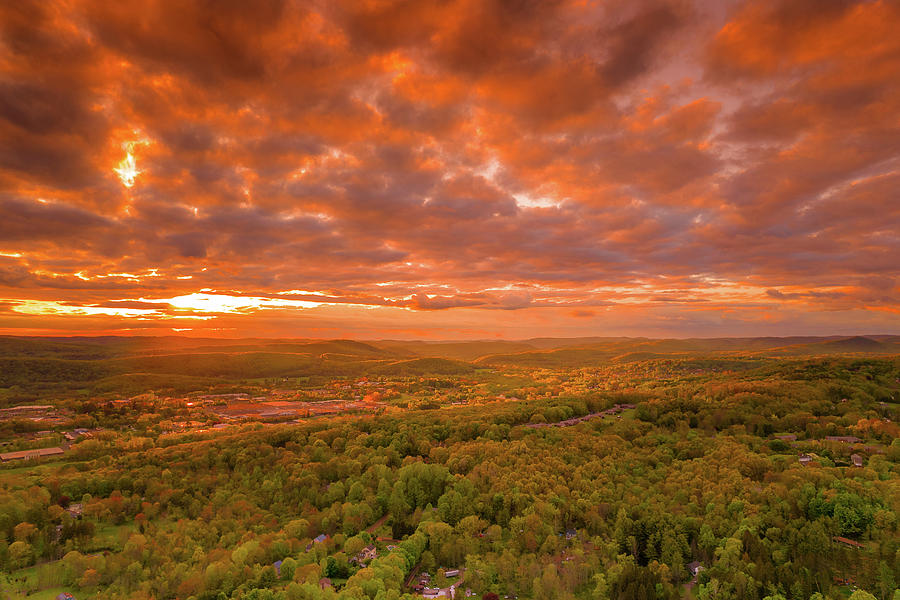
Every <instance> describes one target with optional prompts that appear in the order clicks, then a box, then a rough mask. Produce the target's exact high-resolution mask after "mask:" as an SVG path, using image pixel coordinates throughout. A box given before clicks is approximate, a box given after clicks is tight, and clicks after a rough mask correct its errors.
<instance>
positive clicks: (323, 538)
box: [306, 533, 328, 552]
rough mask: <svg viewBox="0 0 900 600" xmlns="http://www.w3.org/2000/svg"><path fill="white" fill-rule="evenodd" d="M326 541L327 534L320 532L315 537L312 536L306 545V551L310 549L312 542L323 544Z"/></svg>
mask: <svg viewBox="0 0 900 600" xmlns="http://www.w3.org/2000/svg"><path fill="white" fill-rule="evenodd" d="M326 541H328V536H327V535H325V534H324V533H320V534H319V535H317V536H316V537H315V538H313V541H311V542H310V543H308V544H307V545H306V551H307V552H309V551H310V550H312V547H313V544H324V543H325V542H326Z"/></svg>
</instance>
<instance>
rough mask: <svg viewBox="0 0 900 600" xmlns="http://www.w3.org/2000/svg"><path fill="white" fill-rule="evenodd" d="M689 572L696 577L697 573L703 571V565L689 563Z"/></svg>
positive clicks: (695, 562) (696, 562)
mask: <svg viewBox="0 0 900 600" xmlns="http://www.w3.org/2000/svg"><path fill="white" fill-rule="evenodd" d="M687 568H688V571H690V572H691V575H692V576H694V577H696V576H697V573H699V572H700V571H702V570H703V565H701V564H700V563H699V562H698V561H696V560H695V561H694V562H689V563H688V564H687Z"/></svg>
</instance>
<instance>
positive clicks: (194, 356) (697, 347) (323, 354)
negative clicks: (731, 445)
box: [0, 335, 900, 397]
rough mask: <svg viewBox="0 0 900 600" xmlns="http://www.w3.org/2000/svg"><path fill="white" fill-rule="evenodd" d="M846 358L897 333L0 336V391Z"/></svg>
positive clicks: (891, 341)
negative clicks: (453, 338)
mask: <svg viewBox="0 0 900 600" xmlns="http://www.w3.org/2000/svg"><path fill="white" fill-rule="evenodd" d="M844 354H846V355H867V354H868V355H886V354H900V336H888V335H884V336H830V337H786V338H776V337H763V338H709V339H703V338H695V339H649V338H601V337H592V338H572V339H564V338H535V339H531V340H522V341H507V340H483V341H470V342H424V341H402V340H382V341H373V342H361V341H356V340H346V339H333V340H314V339H283V340H281V339H236V340H235V339H212V338H206V339H195V338H179V337H174V336H169V337H92V338H91V337H71V338H60V337H56V338H37V337H34V338H29V337H12V336H5V337H0V392H2V389H3V388H7V389H9V388H13V387H15V389H16V393H17V394H24V395H23V397H27V396H28V395H29V394H39V395H42V396H44V397H46V396H48V395H52V394H57V395H58V394H65V393H68V392H70V391H73V390H79V391H81V392H88V393H90V392H94V393H104V392H115V391H120V392H122V393H125V392H126V391H128V392H131V391H133V390H135V389H137V388H139V387H140V386H141V385H146V386H153V388H154V389H162V388H166V387H167V388H169V389H178V390H186V389H202V388H204V387H207V386H209V385H211V384H233V383H237V382H241V381H247V380H253V379H259V378H275V377H304V376H322V377H340V376H348V377H359V376H363V375H370V374H371V375H385V376H413V377H421V376H428V375H444V376H453V375H465V374H468V373H472V372H473V371H474V370H475V369H477V368H481V367H501V368H502V367H516V368H526V369H528V368H534V369H540V368H547V369H559V368H587V367H592V366H601V365H611V364H625V363H637V362H643V361H655V360H666V359H670V360H676V359H677V360H685V359H696V360H701V361H705V362H703V363H698V364H699V365H700V366H698V367H697V368H702V369H705V368H716V369H730V370H741V369H745V368H749V366H752V364H754V363H748V362H746V359H748V358H753V359H765V358H779V357H803V356H834V355H844ZM711 360H715V361H718V362H716V363H715V364H713V363H710V362H709V361H711ZM723 361H725V362H723ZM727 361H737V362H727ZM685 368H687V367H685Z"/></svg>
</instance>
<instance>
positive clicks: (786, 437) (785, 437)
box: [774, 433, 797, 442]
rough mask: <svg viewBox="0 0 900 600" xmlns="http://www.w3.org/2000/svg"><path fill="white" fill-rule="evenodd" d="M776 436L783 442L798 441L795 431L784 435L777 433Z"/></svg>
mask: <svg viewBox="0 0 900 600" xmlns="http://www.w3.org/2000/svg"><path fill="white" fill-rule="evenodd" d="M774 437H775V439H777V440H781V441H782V442H796V441H797V436H796V435H794V434H793V433H785V434H782V435H776V436H774Z"/></svg>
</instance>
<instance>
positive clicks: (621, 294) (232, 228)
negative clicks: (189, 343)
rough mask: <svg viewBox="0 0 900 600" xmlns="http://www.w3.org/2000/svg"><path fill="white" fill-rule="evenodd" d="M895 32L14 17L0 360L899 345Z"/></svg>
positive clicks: (608, 10) (624, 5)
mask: <svg viewBox="0 0 900 600" xmlns="http://www.w3.org/2000/svg"><path fill="white" fill-rule="evenodd" d="M898 29H900V4H898V3H897V2H892V1H889V0H880V1H878V0H876V1H870V2H824V3H822V2H817V1H812V0H800V1H796V0H778V1H768V0H767V1H756V0H729V1H727V2H713V1H704V0H695V1H693V2H668V1H663V0H659V1H643V0H642V1H639V2H631V1H628V2H625V1H614V2H603V3H596V2H581V1H573V2H547V3H524V4H522V5H520V4H517V3H512V4H510V3H503V2H467V1H453V2H429V1H422V2H414V3H405V4H399V3H392V2H387V3H359V2H333V3H332V2H326V3H315V2H313V3H306V2H289V1H285V2H281V1H272V2H263V3H261V5H260V6H259V7H258V8H254V9H253V10H248V9H247V8H246V7H242V5H241V4H240V3H237V4H225V5H221V4H219V3H211V4H207V3H177V2H147V3H138V5H137V6H131V5H130V4H129V3H114V2H93V1H89V0H78V1H76V2H71V3H69V2H66V3H60V2H38V3H19V2H14V3H7V4H6V5H4V6H2V7H0V47H2V48H3V50H4V58H3V59H2V60H0V71H2V75H0V77H2V79H3V83H2V86H0V139H2V144H0V146H2V148H3V149H2V150H0V186H3V191H2V194H0V333H5V334H16V335H18V334H23V335H27V334H29V333H37V332H39V333H41V334H53V333H54V332H59V333H64V334H66V335H70V334H85V335H87V334H92V333H98V332H102V333H104V334H110V333H112V334H115V333H124V332H127V333H128V334H129V335H133V334H141V333H149V334H152V333H155V332H159V331H165V333H166V334H170V333H171V332H172V331H173V330H175V332H176V333H178V334H180V335H192V336H228V337H238V336H261V337H265V336H279V337H304V336H306V337H312V336H319V337H321V336H331V337H357V338H359V337H369V338H373V337H374V338H392V337H425V338H435V339H443V338H486V337H505V338H520V337H533V336H572V335H597V336H605V335H630V336H641V335H646V336H656V337H686V336H726V335H728V336H732V335H792V334H812V335H815V334H865V333H900V279H898V278H900V235H898V233H897V232H898V231H900V202H898V193H897V190H898V189H900V154H898V147H900V37H898V36H897V35H896V32H897V31H898ZM26 32H28V33H27V34H26ZM304 290H316V291H304ZM186 319H193V320H195V321H196V324H195V323H191V324H190V326H188V327H185V326H183V322H184V320H186ZM411 332H414V333H411Z"/></svg>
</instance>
